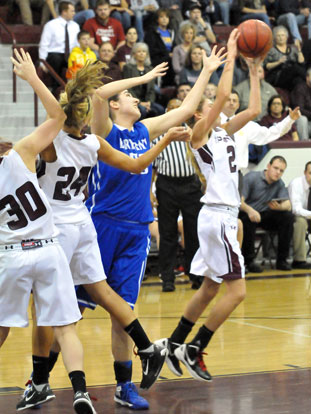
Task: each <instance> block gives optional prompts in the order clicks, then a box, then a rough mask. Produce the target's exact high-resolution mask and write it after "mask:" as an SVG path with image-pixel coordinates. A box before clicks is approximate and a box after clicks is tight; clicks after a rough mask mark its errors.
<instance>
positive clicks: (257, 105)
mask: <svg viewBox="0 0 311 414" xmlns="http://www.w3.org/2000/svg"><path fill="white" fill-rule="evenodd" d="M262 60H263V59H262V58H260V59H258V58H255V59H249V58H246V62H247V65H248V67H249V76H250V94H249V102H248V108H247V109H245V110H244V111H242V112H240V113H239V114H237V115H236V116H235V117H234V118H232V119H231V120H230V121H229V122H228V123H227V124H226V126H225V129H226V131H227V132H228V134H229V135H232V134H234V133H235V132H237V131H239V130H240V129H241V128H242V127H243V126H244V125H245V124H247V123H248V122H249V121H251V120H252V119H254V118H256V116H258V115H259V114H260V112H261V96H260V80H259V76H258V68H259V67H260V66H261V64H262Z"/></svg>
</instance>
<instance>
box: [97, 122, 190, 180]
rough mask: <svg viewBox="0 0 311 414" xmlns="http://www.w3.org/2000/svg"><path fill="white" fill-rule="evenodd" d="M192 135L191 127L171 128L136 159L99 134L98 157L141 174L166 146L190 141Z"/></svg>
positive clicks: (113, 165)
mask: <svg viewBox="0 0 311 414" xmlns="http://www.w3.org/2000/svg"><path fill="white" fill-rule="evenodd" d="M190 136H191V129H190V128H185V127H175V128H171V129H169V130H168V132H167V133H166V134H165V135H164V137H163V138H162V139H161V140H160V141H159V142H158V143H157V144H156V145H155V146H153V147H152V148H150V149H149V150H148V151H147V152H145V153H144V154H142V155H141V156H140V157H138V158H135V159H134V158H131V157H129V156H128V155H126V154H124V153H123V152H121V151H118V150H116V149H114V148H113V147H112V146H111V145H110V144H109V143H108V142H107V141H105V140H104V139H102V138H101V137H99V136H97V138H98V140H99V143H100V148H99V150H98V159H99V160H101V161H103V162H105V163H106V164H109V165H111V166H112V167H115V168H119V169H121V170H124V171H129V172H132V173H135V174H139V173H141V172H142V171H143V170H144V169H145V168H147V167H148V166H149V165H150V164H151V163H152V161H153V160H154V159H155V158H156V157H157V156H158V155H159V154H160V152H161V151H163V150H164V148H166V147H167V146H168V145H169V144H170V143H171V142H172V141H190Z"/></svg>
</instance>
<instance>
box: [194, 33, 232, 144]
mask: <svg viewBox="0 0 311 414" xmlns="http://www.w3.org/2000/svg"><path fill="white" fill-rule="evenodd" d="M238 36H239V33H238V30H237V29H234V30H233V31H232V32H231V34H230V37H229V39H228V43H227V48H228V55H227V61H226V64H225V67H224V70H223V72H222V75H221V78H220V81H219V84H218V88H217V95H216V99H215V102H214V103H213V105H212V107H211V109H210V111H209V112H208V114H207V116H206V117H204V118H202V119H201V120H200V121H198V122H197V123H196V124H195V126H194V128H193V134H192V137H191V142H192V146H193V147H194V148H199V147H201V146H202V145H204V144H205V141H206V140H207V139H208V138H207V137H206V134H207V133H208V131H209V130H210V128H211V127H212V125H213V124H214V123H215V121H216V120H217V118H218V117H219V114H220V112H221V111H222V108H223V106H224V104H225V103H226V101H227V100H228V98H229V96H230V93H231V88H232V78H233V70H234V61H235V58H236V55H237V45H236V43H237V39H238Z"/></svg>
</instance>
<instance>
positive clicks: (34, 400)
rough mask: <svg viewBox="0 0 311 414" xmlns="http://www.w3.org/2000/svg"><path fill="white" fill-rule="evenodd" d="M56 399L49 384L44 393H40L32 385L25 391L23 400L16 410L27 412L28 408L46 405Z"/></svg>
mask: <svg viewBox="0 0 311 414" xmlns="http://www.w3.org/2000/svg"><path fill="white" fill-rule="evenodd" d="M54 398H55V395H54V394H53V391H52V390H51V388H50V386H49V384H45V385H44V387H43V389H42V391H38V390H37V389H36V388H35V386H34V384H33V383H32V384H31V385H30V387H27V388H26V390H25V391H24V394H23V396H22V398H21V400H20V401H19V402H18V403H17V405H16V410H17V411H22V410H27V409H28V408H32V407H35V406H37V405H40V404H44V403H46V402H48V401H50V400H53V399H54Z"/></svg>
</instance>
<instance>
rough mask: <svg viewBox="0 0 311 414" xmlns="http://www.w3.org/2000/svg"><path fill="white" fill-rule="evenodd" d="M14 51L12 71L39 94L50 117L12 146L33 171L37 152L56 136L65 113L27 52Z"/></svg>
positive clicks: (21, 50)
mask: <svg viewBox="0 0 311 414" xmlns="http://www.w3.org/2000/svg"><path fill="white" fill-rule="evenodd" d="M14 52H15V57H11V61H12V63H13V64H14V69H13V70H14V72H15V73H16V75H17V76H18V77H20V78H21V79H24V80H26V81H27V82H28V83H29V85H30V86H31V87H32V88H33V90H34V91H35V92H36V93H37V95H38V96H39V99H40V100H41V102H42V104H43V106H44V108H45V109H46V111H47V113H48V115H49V117H50V118H49V119H48V120H46V121H45V122H44V123H43V124H42V125H40V126H39V127H38V128H37V129H35V131H34V132H32V133H31V134H30V135H28V136H27V137H25V138H23V139H21V140H20V141H18V142H17V143H16V144H15V145H14V147H13V148H14V149H15V150H16V151H17V152H18V153H19V155H20V156H21V157H22V159H23V161H24V163H25V165H26V166H27V168H29V170H31V171H33V172H35V158H36V156H37V154H39V153H40V152H41V151H42V150H43V149H44V148H46V147H47V146H48V145H49V144H50V143H51V142H52V141H53V139H54V138H55V137H56V135H57V134H58V132H59V130H60V129H61V127H62V125H63V122H64V121H65V119H66V115H65V113H64V111H63V110H62V109H61V107H60V105H59V103H58V102H57V100H56V99H55V97H54V96H53V95H52V94H51V92H50V91H49V90H48V88H47V87H46V86H45V85H44V83H43V82H42V81H41V80H40V79H39V77H38V75H37V72H36V69H35V67H34V65H33V63H32V60H31V57H30V55H29V53H25V51H24V50H23V49H20V52H19V51H18V50H17V49H14Z"/></svg>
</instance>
